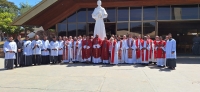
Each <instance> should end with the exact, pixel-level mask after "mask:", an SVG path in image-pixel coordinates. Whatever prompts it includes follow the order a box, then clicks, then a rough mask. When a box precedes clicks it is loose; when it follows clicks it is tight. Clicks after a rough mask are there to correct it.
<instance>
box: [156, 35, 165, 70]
mask: <svg viewBox="0 0 200 92" xmlns="http://www.w3.org/2000/svg"><path fill="white" fill-rule="evenodd" d="M156 49H157V66H158V67H163V66H165V52H164V50H165V41H164V40H162V37H161V36H160V37H159V43H158V44H157V48H156Z"/></svg>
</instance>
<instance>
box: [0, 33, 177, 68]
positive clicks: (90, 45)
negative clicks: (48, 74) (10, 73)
mask: <svg viewBox="0 0 200 92" xmlns="http://www.w3.org/2000/svg"><path fill="white" fill-rule="evenodd" d="M4 52H5V68H6V69H13V66H14V65H13V63H14V64H15V67H18V66H19V67H23V66H32V65H41V64H50V63H52V64H57V63H69V62H73V63H78V62H83V63H94V64H98V63H104V64H114V65H116V64H123V63H126V64H142V65H148V64H150V63H154V64H157V66H158V67H165V66H167V67H169V68H171V69H175V67H176V41H175V39H173V38H172V35H171V34H169V35H168V36H166V39H165V40H163V39H162V37H159V36H156V37H155V40H152V39H150V36H149V35H148V36H144V37H143V39H142V38H141V36H140V35H138V36H137V37H132V35H131V34H129V35H128V37H127V36H126V35H124V36H123V39H121V37H120V36H112V37H111V38H110V39H108V38H107V37H105V38H104V39H100V38H99V37H98V35H96V37H95V38H94V37H92V36H91V37H89V36H83V38H82V37H81V36H79V37H78V38H77V37H74V38H72V36H69V38H68V37H66V36H64V37H61V36H59V37H58V40H57V38H56V37H53V40H52V41H51V42H49V40H48V37H47V36H44V39H43V40H40V39H39V36H38V35H36V36H35V39H34V40H32V41H31V40H30V39H29V37H28V36H26V37H25V40H24V41H22V40H21V36H20V35H19V36H18V37H17V39H16V40H15V41H13V37H12V36H10V37H9V39H8V41H6V42H5V43H4Z"/></svg>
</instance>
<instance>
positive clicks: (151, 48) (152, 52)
mask: <svg viewBox="0 0 200 92" xmlns="http://www.w3.org/2000/svg"><path fill="white" fill-rule="evenodd" d="M147 41H148V42H149V45H150V50H149V62H150V63H152V62H153V61H154V50H153V48H154V44H153V40H152V39H151V37H150V35H147Z"/></svg>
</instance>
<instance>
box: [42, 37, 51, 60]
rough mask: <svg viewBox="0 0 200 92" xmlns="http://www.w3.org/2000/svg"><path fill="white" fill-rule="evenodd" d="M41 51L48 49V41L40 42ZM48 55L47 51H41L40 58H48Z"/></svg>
mask: <svg viewBox="0 0 200 92" xmlns="http://www.w3.org/2000/svg"><path fill="white" fill-rule="evenodd" d="M42 44H43V45H42V49H43V50H47V49H50V44H49V41H48V40H46V41H44V40H43V41H42ZM48 55H49V51H42V56H48Z"/></svg>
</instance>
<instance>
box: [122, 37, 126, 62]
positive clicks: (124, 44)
mask: <svg viewBox="0 0 200 92" xmlns="http://www.w3.org/2000/svg"><path fill="white" fill-rule="evenodd" d="M122 43H123V46H122V48H123V57H122V60H124V62H125V61H126V45H127V41H126V39H124V40H122Z"/></svg>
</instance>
